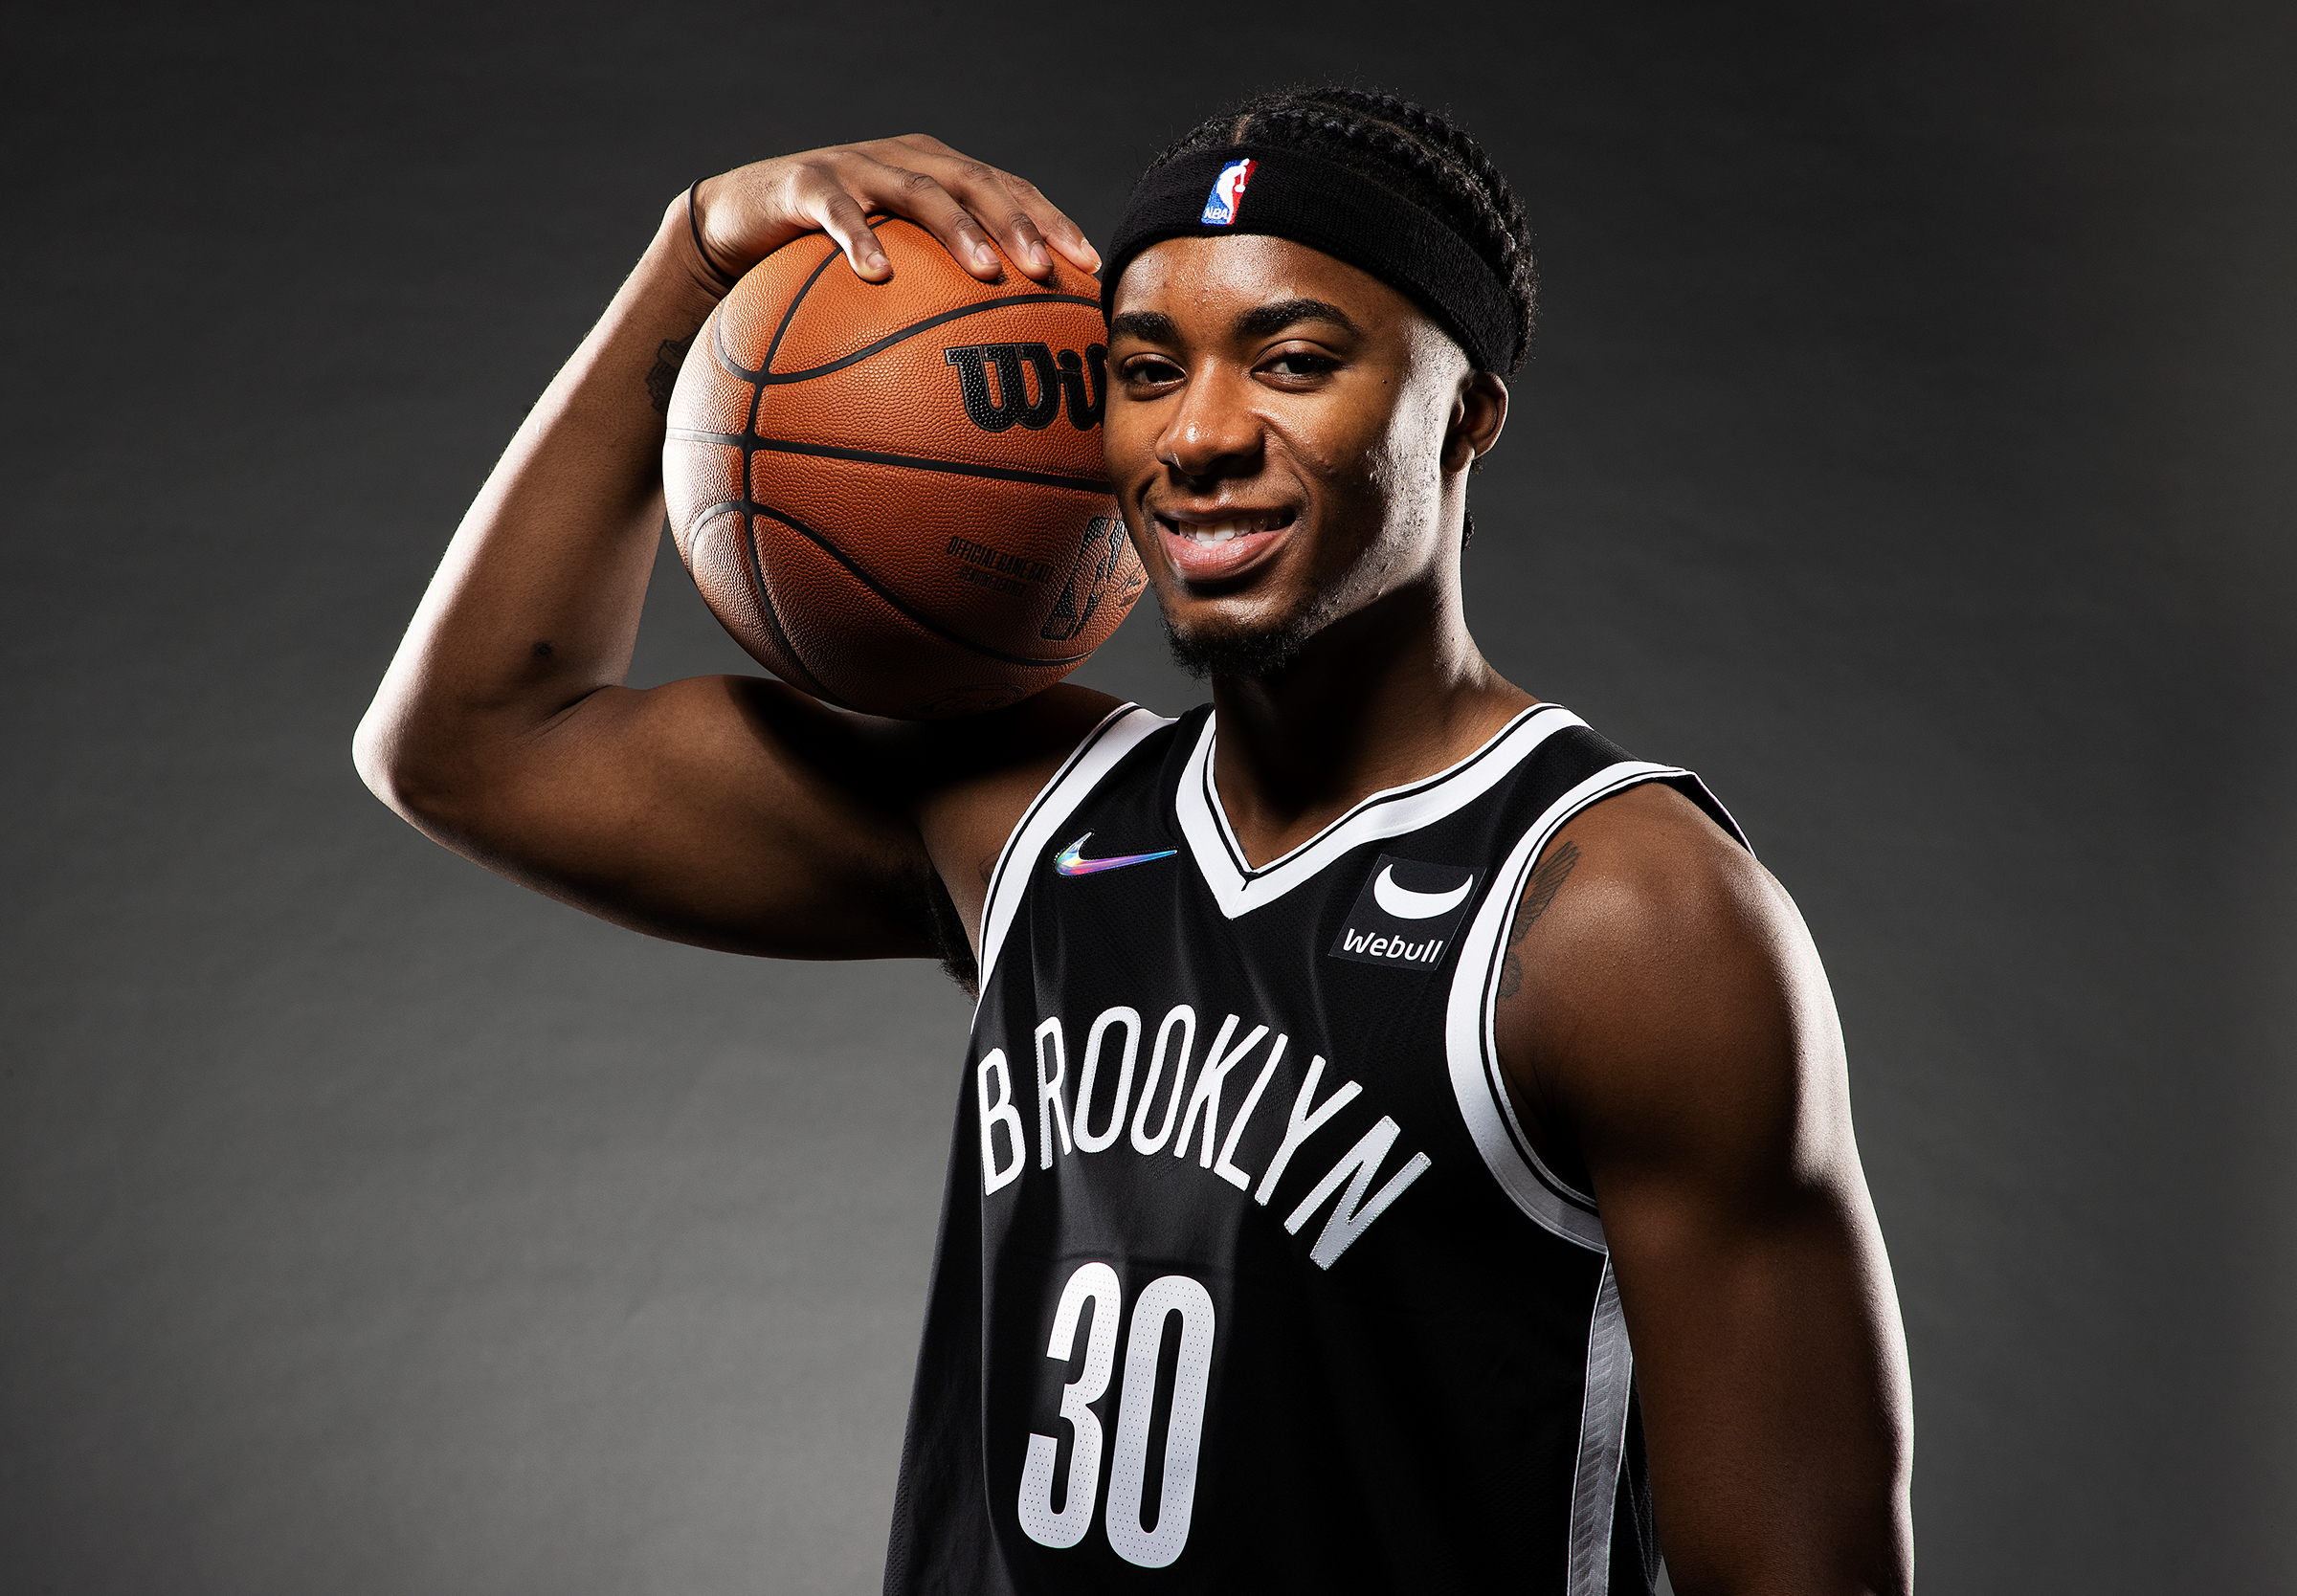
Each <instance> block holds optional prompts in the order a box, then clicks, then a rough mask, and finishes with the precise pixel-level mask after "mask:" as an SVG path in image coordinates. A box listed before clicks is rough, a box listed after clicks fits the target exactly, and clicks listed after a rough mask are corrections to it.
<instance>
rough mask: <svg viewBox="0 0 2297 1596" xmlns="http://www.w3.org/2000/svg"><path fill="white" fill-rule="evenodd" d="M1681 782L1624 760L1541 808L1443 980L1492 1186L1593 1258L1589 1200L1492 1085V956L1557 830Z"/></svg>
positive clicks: (1500, 948) (1460, 1080) (1449, 1036)
mask: <svg viewBox="0 0 2297 1596" xmlns="http://www.w3.org/2000/svg"><path fill="white" fill-rule="evenodd" d="M1684 774H1685V772H1684V771H1683V770H1682V769H1680V768H1679V767H1677V766H1675V765H1652V764H1649V763H1648V762H1646V761H1642V760H1624V761H1621V762H1620V763H1619V764H1617V765H1609V766H1606V767H1605V768H1604V769H1601V770H1598V771H1596V772H1595V774H1594V775H1592V776H1590V777H1588V778H1587V780H1585V781H1583V782H1581V783H1580V784H1579V785H1578V786H1577V787H1572V789H1571V790H1570V791H1569V792H1567V793H1565V794H1564V795H1563V796H1562V797H1560V798H1558V799H1556V800H1555V802H1554V803H1552V804H1550V806H1549V807H1548V809H1547V812H1546V813H1544V814H1542V815H1541V816H1540V817H1539V820H1538V821H1537V823H1536V824H1534V825H1533V826H1532V827H1531V829H1530V830H1529V831H1526V832H1525V833H1524V835H1523V839H1522V840H1521V841H1519V842H1518V843H1517V844H1516V845H1515V847H1514V848H1513V849H1512V850H1511V851H1510V852H1509V853H1508V854H1507V862H1506V863H1505V865H1503V866H1502V867H1501V868H1500V869H1499V870H1498V871H1497V872H1495V873H1494V875H1493V876H1492V886H1491V891H1490V892H1489V893H1487V894H1485V895H1484V898H1483V905H1482V907H1480V908H1478V909H1477V911H1476V918H1475V919H1474V920H1473V921H1471V922H1470V923H1469V925H1468V930H1467V935H1466V937H1465V938H1464V939H1462V941H1461V950H1460V967H1459V969H1458V971H1457V972H1456V973H1455V974H1454V975H1453V977H1452V990H1451V997H1450V1000H1449V1003H1448V1004H1447V1006H1446V1009H1445V1012H1444V1052H1445V1054H1446V1059H1447V1062H1448V1063H1449V1064H1450V1066H1451V1075H1452V1092H1453V1095H1454V1096H1455V1097H1457V1098H1458V1099H1459V1102H1460V1116H1461V1119H1464V1120H1465V1121H1466V1122H1467V1130H1468V1134H1469V1135H1470V1136H1471V1137H1473V1138H1474V1139H1475V1143H1476V1150H1477V1151H1478V1152H1480V1153H1482V1154H1483V1163H1484V1164H1485V1166H1486V1167H1488V1168H1489V1169H1490V1170H1491V1173H1492V1178H1493V1179H1494V1180H1496V1181H1498V1182H1499V1183H1500V1187H1501V1189H1502V1190H1504V1191H1505V1192H1506V1193H1507V1195H1508V1196H1509V1197H1511V1198H1513V1199H1514V1201H1515V1205H1516V1207H1517V1208H1521V1209H1523V1211H1524V1212H1525V1213H1526V1214H1527V1215H1528V1216H1529V1217H1530V1218H1531V1219H1533V1220H1535V1221H1537V1222H1538V1223H1539V1224H1541V1225H1544V1226H1546V1227H1547V1228H1548V1229H1549V1230H1552V1231H1554V1232H1555V1233H1556V1234H1557V1235H1559V1236H1561V1237H1563V1238H1564V1239H1565V1240H1566V1241H1575V1242H1577V1243H1578V1244H1579V1245H1580V1246H1582V1247H1585V1248H1589V1249H1591V1250H1593V1251H1595V1252H1603V1251H1605V1250H1606V1249H1605V1245H1604V1241H1603V1224H1602V1221H1601V1220H1599V1219H1598V1218H1596V1217H1595V1199H1594V1198H1592V1197H1590V1196H1589V1195H1588V1194H1587V1193H1585V1192H1583V1191H1580V1190H1578V1189H1577V1188H1576V1187H1574V1186H1571V1185H1570V1184H1569V1183H1568V1182H1566V1181H1564V1180H1562V1179H1561V1178H1560V1177H1558V1176H1557V1175H1556V1174H1555V1173H1554V1171H1552V1170H1550V1168H1548V1166H1547V1164H1545V1163H1543V1162H1542V1161H1541V1159H1540V1157H1539V1155H1538V1154H1537V1153H1536V1152H1534V1151H1533V1150H1532V1148H1531V1141H1530V1138H1528V1136H1526V1135H1525V1134H1524V1127H1523V1126H1522V1124H1521V1123H1519V1122H1518V1121H1517V1119H1516V1117H1515V1105H1514V1104H1513V1103H1512V1102H1510V1101H1509V1100H1508V1097H1507V1092H1506V1089H1505V1087H1504V1086H1503V1085H1502V1084H1501V1082H1500V1077H1499V1045H1498V1042H1497V1039H1496V1038H1495V1037H1494V1035H1493V1033H1492V1017H1493V1015H1494V1013H1495V1012H1496V1011H1497V1009H1498V1007H1499V982H1500V965H1501V956H1502V955H1503V953H1505V949H1506V946H1507V930H1508V927H1509V926H1511V925H1513V924H1514V923H1515V907H1516V904H1517V903H1518V902H1520V901H1521V900H1522V898H1523V895H1524V882H1525V880H1526V879H1527V878H1528V876H1530V874H1531V867H1532V865H1533V864H1535V863H1536V862H1537V861H1538V859H1539V855H1540V852H1541V850H1542V849H1544V848H1546V847H1547V845H1548V840H1549V839H1550V837H1552V836H1553V835H1554V834H1555V833H1556V832H1557V831H1560V830H1561V829H1562V827H1563V824H1564V822H1566V821H1568V820H1569V819H1571V818H1572V815H1574V814H1577V813H1578V812H1579V811H1580V810H1581V809H1585V808H1587V806H1588V805H1590V804H1592V803H1594V802H1595V801H1596V800H1597V799H1599V798H1607V797H1609V796H1611V794H1613V793H1615V792H1621V791H1624V790H1626V789H1627V788H1628V787H1637V786H1639V785H1641V784H1642V783H1644V782H1650V781H1670V780H1676V779H1680V778H1682V777H1683V776H1684Z"/></svg>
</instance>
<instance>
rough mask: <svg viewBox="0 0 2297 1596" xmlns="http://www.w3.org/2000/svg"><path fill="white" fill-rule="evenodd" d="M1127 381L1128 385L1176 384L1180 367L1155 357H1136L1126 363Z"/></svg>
mask: <svg viewBox="0 0 2297 1596" xmlns="http://www.w3.org/2000/svg"><path fill="white" fill-rule="evenodd" d="M1125 380H1126V382H1128V383H1150V384H1154V383H1176V382H1178V381H1180V367H1179V366H1174V365H1173V364H1172V363H1171V361H1169V360H1163V359H1160V358H1159V357H1157V356H1155V355H1135V356H1134V357H1133V358H1132V359H1131V360H1128V361H1126V363H1125Z"/></svg>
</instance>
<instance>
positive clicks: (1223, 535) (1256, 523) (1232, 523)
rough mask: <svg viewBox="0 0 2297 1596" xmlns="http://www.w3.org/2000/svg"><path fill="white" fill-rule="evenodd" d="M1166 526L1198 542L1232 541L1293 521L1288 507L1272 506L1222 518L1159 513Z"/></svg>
mask: <svg viewBox="0 0 2297 1596" xmlns="http://www.w3.org/2000/svg"><path fill="white" fill-rule="evenodd" d="M1156 519H1157V520H1158V521H1161V522H1163V523H1164V527H1165V530H1166V531H1168V532H1170V533H1171V534H1172V535H1173V536H1174V537H1177V538H1186V539H1188V540H1189V542H1191V543H1197V544H1210V543H1233V542H1235V541H1236V540H1237V539H1238V538H1246V537H1250V536H1251V535H1252V534H1253V533H1255V532H1277V531H1282V529H1283V528H1284V527H1287V526H1289V525H1291V524H1292V521H1293V514H1292V512H1291V511H1289V510H1272V511H1270V512H1268V513H1267V514H1266V515H1258V516H1232V517H1229V518H1228V519H1226V520H1223V521H1181V520H1179V519H1177V518H1176V517H1172V516H1158V517H1157V518H1156Z"/></svg>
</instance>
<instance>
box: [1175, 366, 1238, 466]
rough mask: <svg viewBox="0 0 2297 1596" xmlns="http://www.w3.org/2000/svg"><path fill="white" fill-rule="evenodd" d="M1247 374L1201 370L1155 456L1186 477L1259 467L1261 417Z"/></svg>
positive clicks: (1182, 396) (1186, 391)
mask: <svg viewBox="0 0 2297 1596" xmlns="http://www.w3.org/2000/svg"><path fill="white" fill-rule="evenodd" d="M1252 398H1253V388H1252V379H1251V378H1250V377H1249V376H1248V375H1245V374H1244V373H1241V372H1238V373H1235V374H1233V375H1232V374H1229V373H1226V372H1221V371H1210V372H1199V373H1197V375H1196V377H1195V380H1193V381H1192V382H1191V383H1190V384H1189V385H1188V388H1186V389H1185V390H1184V391H1183V392H1182V394H1181V397H1180V406H1179V408H1178V409H1177V410H1174V411H1173V412H1172V417H1171V423H1170V424H1169V425H1168V426H1167V427H1166V429H1165V433H1164V436H1163V437H1161V438H1159V439H1158V440H1157V443H1158V448H1157V458H1158V459H1160V460H1162V461H1163V462H1164V463H1165V464H1166V465H1167V466H1170V467H1171V469H1172V470H1174V471H1176V472H1178V473H1179V474H1180V475H1181V476H1183V477H1199V478H1201V477H1238V476H1249V475H1251V474H1252V473H1253V472H1254V471H1257V470H1258V469H1259V468H1260V443H1261V437H1260V417H1259V416H1258V415H1257V414H1255V413H1254V411H1253V406H1252Z"/></svg>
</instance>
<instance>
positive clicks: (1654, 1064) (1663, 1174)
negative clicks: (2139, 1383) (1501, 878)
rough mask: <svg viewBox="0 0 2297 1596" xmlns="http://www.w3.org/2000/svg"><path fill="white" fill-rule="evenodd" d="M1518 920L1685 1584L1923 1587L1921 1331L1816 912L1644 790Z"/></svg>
mask: <svg viewBox="0 0 2297 1596" xmlns="http://www.w3.org/2000/svg"><path fill="white" fill-rule="evenodd" d="M1517 920H1518V928H1519V930H1521V931H1522V936H1521V938H1520V940H1519V941H1518V942H1517V945H1516V946H1515V947H1514V948H1513V949H1511V950H1510V954H1509V964H1510V967H1509V969H1508V971H1507V972H1506V974H1505V975H1504V977H1503V982H1502V986H1503V990H1504V991H1505V992H1506V993H1507V995H1505V996H1504V997H1503V999H1502V1001H1501V1008H1500V1012H1499V1039H1500V1047H1501V1055H1502V1059H1503V1062H1504V1065H1505V1068H1506V1070H1507V1072H1508V1074H1509V1076H1510V1083H1511V1085H1512V1086H1513V1087H1514V1089H1515V1091H1516V1094H1517V1101H1518V1107H1519V1110H1520V1111H1521V1112H1522V1113H1523V1114H1524V1116H1525V1119H1526V1122H1527V1127H1528V1129H1529V1130H1530V1133H1531V1135H1532V1138H1533V1140H1534V1142H1535V1143H1536V1144H1537V1145H1538V1146H1539V1148H1540V1151H1541V1155H1542V1157H1543V1158H1545V1159H1546V1160H1547V1161H1548V1162H1549V1164H1550V1166H1552V1167H1553V1168H1554V1169H1555V1171H1556V1173H1557V1174H1559V1175H1561V1176H1562V1177H1563V1178H1564V1179H1566V1180H1569V1181H1572V1183H1573V1184H1575V1185H1578V1186H1582V1187H1583V1188H1585V1189H1589V1190H1592V1191H1593V1193H1594V1194H1595V1198H1596V1201H1597V1203H1598V1205H1599V1206H1600V1208H1601V1211H1602V1216H1603V1230H1604V1234H1605V1236H1606V1238H1607V1240H1608V1242H1609V1244H1610V1248H1611V1258H1612V1264H1613V1267H1614V1269H1615V1271H1616V1272H1617V1277H1618V1282H1619V1301H1620V1305H1621V1307H1622V1308H1623V1309H1624V1310H1625V1313H1626V1317H1627V1327H1628V1333H1629V1336H1630V1338H1631V1340H1632V1341H1633V1344H1634V1347H1635V1359H1636V1378H1637V1384H1638V1389H1639V1392H1640V1395H1641V1399H1642V1407H1643V1415H1644V1424H1645V1430H1646V1434H1647V1437H1648V1440H1649V1444H1650V1456H1651V1475H1652V1490H1653V1496H1654V1499H1655V1504H1656V1506H1657V1509H1658V1514H1659V1531H1660V1540H1661V1545H1662V1546H1663V1547H1664V1549H1665V1553H1666V1559H1667V1567H1668V1572H1669V1576H1670V1578H1671V1579H1672V1581H1673V1582H1674V1585H1675V1588H1676V1589H1677V1590H1678V1591H1680V1592H1682V1596H1704V1593H1709V1592H1716V1593H1720V1592H1753V1591H1762V1592H1766V1593H1769V1592H1777V1593H1780V1596H1786V1593H1802V1592H1810V1593H1813V1596H1817V1593H1821V1592H1824V1593H1829V1596H1832V1593H1836V1592H1842V1593H1856V1592H1868V1591H1872V1592H1876V1593H1886V1596H1897V1593H1901V1592H1904V1591H1906V1590H1907V1589H1908V1588H1910V1585H1911V1579H1912V1560H1913V1548H1912V1533H1911V1528H1910V1519H1909V1516H1908V1507H1907V1483H1908V1467H1909V1460H1910V1450H1911V1432H1910V1414H1911V1400H1910V1397H1909V1394H1908V1388H1907V1370H1906V1353H1905V1346H1904V1338H1903V1334H1902V1332H1901V1330H1900V1326H1899V1318H1898V1304H1897V1297H1896V1295H1895V1293H1894V1291H1893V1288H1892V1285H1891V1280H1890V1269H1889V1262H1888V1260H1887V1258H1886V1257H1885V1256H1884V1251H1883V1240H1882V1233H1881V1231H1880V1230H1879V1229H1878V1227H1877V1226H1876V1223H1875V1218H1874V1210H1873V1205H1872V1203H1871V1202H1870V1201H1869V1199H1868V1197H1867V1193H1866V1185H1865V1178H1864V1175H1863V1174H1862V1171H1861V1168H1860V1165H1859V1157H1858V1148H1857V1145H1856V1143H1855V1142H1854V1140H1853V1138H1852V1134H1851V1120H1850V1098H1849V1090H1848V1083H1847V1079H1846V1075H1845V1071H1844V1066H1843V1057H1842V1042H1841V1034H1840V1029H1839V1028H1838V1026H1837V1023H1836V1018H1835V1010H1834V1001H1833V998H1832V996H1831V995H1830V994H1829V992H1828V990H1827V986H1826V978H1825V975H1824V972H1823V971H1822V970H1821V969H1820V967H1819V964H1818V954H1817V952H1816V951H1815V950H1814V949H1813V947H1812V946H1811V942H1810V938H1809V934H1808V933H1807V932H1806V931H1805V930H1804V928H1803V925H1802V920H1801V918H1800V917H1799V916H1798V915H1797V914H1796V913H1795V907H1794V905H1793V903H1792V902H1791V901H1790V900H1789V899H1788V898H1787V896H1786V894H1785V893H1784V892H1783V891H1782V890H1781V889H1780V888H1779V886H1778V884H1777V883H1776V882H1775V881H1774V880H1773V879H1772V877H1771V876H1770V875H1769V874H1768V873H1767V872H1765V871H1764V870H1763V869H1762V868H1761V867H1760V866H1759V865H1757V864H1755V863H1754V861H1753V860H1752V859H1751V857H1749V856H1748V855H1747V853H1745V852H1744V851H1743V850H1741V849H1740V848H1738V847H1737V845H1736V844H1734V843H1732V842H1730V841H1729V840H1728V838H1727V837H1726V836H1725V835H1724V834H1723V833H1722V831H1720V830H1719V829H1717V828H1716V827H1715V826H1714V825H1713V824H1712V823H1711V822H1709V821H1708V820H1706V817H1705V816H1704V815H1702V814H1700V813H1699V812H1698V811H1697V809H1694V808H1693V806H1692V805H1691V804H1690V803H1689V802H1688V801H1687V800H1685V799H1684V798H1683V797H1682V796H1681V795H1679V794H1677V793H1674V792H1672V791H1670V790H1667V789H1665V788H1661V787H1644V788H1638V789H1635V790H1632V791H1630V792H1628V793H1625V794H1622V795H1620V796H1619V797H1617V798H1614V799H1611V800H1608V801H1606V802H1605V803H1602V804H1599V805H1596V806H1595V808H1593V809H1589V810H1588V811H1587V812H1586V813H1585V814H1582V815H1580V816H1579V817H1577V818H1576V819H1574V820H1573V821H1572V824H1571V825H1570V826H1568V827H1566V828H1565V829H1564V831H1562V832H1561V833H1560V834H1559V835H1558V837H1557V838H1556V839H1555V841H1553V842H1551V843H1550V845H1549V848H1548V851H1547V856H1546V859H1545V860H1544V861H1543V868H1542V869H1541V870H1540V871H1537V872H1535V873H1534V876H1533V879H1532V881H1531V883H1530V884H1529V886H1528V889H1527V891H1526V894H1525V899H1524V903H1523V906H1522V908H1521V909H1520V910H1519V912H1518V916H1517Z"/></svg>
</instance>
